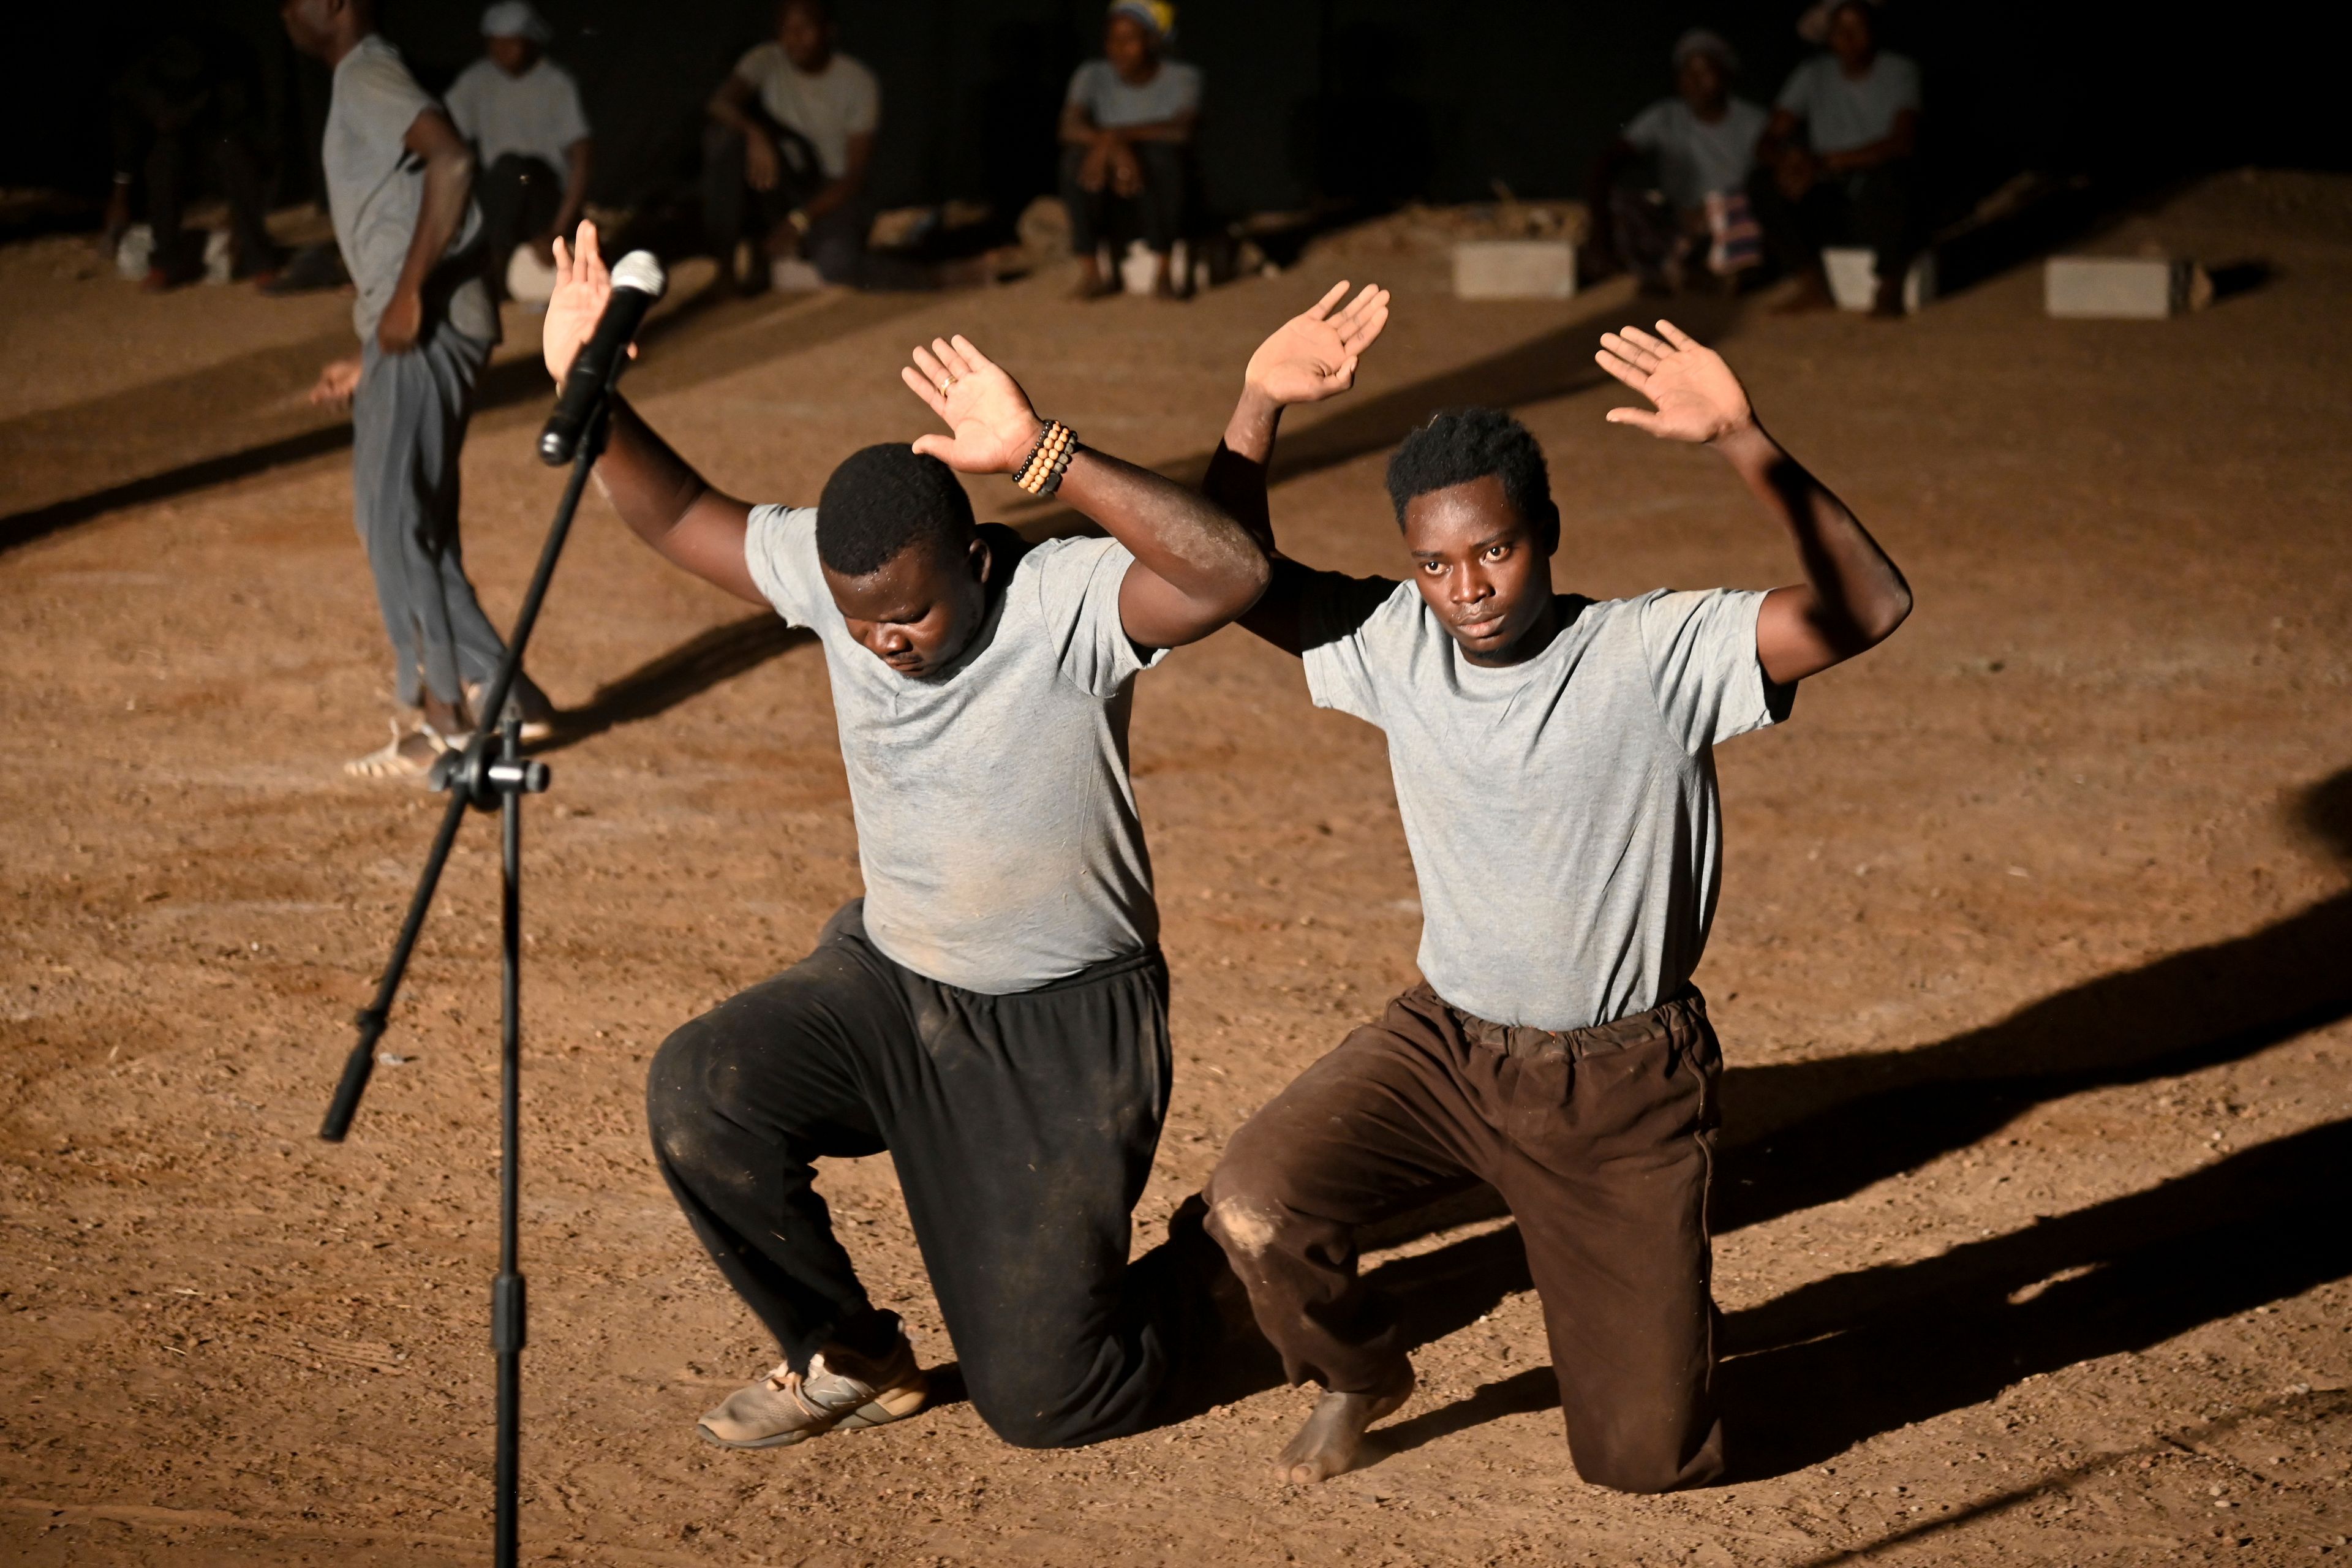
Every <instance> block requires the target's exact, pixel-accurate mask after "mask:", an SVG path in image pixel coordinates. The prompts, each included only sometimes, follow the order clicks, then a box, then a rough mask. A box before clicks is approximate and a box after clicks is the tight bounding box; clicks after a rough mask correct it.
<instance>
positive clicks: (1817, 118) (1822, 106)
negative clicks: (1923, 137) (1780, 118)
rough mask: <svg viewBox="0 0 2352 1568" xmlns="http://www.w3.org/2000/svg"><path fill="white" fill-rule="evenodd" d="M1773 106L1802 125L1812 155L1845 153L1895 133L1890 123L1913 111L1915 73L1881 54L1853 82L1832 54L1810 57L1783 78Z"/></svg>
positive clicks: (1915, 103) (1911, 66)
mask: <svg viewBox="0 0 2352 1568" xmlns="http://www.w3.org/2000/svg"><path fill="white" fill-rule="evenodd" d="M1774 102H1775V103H1776V105H1777V106H1778V107H1780V108H1781V109H1785V110H1788V111H1789V112H1790V113H1791V114H1793V115H1795V116H1796V117H1797V118H1798V119H1800V120H1801V121H1804V122H1805V137H1806V140H1807V141H1809V142H1811V143H1812V147H1813V151H1814V152H1816V153H1850V152H1852V151H1853V149H1854V148H1856V147H1867V146H1869V145H1870V144H1871V143H1872V142H1884V141H1885V140H1886V139H1887V138H1888V137H1889V136H1892V135H1894V134H1895V116H1897V115H1899V114H1901V113H1902V112H1903V111H1904V110H1915V111H1916V110H1917V109H1918V108H1919V68H1918V67H1917V66H1916V65H1915V64H1914V63H1912V62H1911V61H1910V60H1909V59H1907V58H1905V57H1904V56H1902V55H1896V54H1889V53H1888V52H1887V51H1885V49H1881V50H1880V51H1879V52H1878V54H1877V55H1876V56H1875V57H1874V58H1872V60H1871V62H1870V68H1869V69H1868V70H1866V71H1864V72H1863V73H1862V76H1861V78H1860V79H1855V78H1853V77H1849V76H1847V75H1846V74H1845V72H1844V71H1843V70H1841V69H1840V68H1838V63H1837V57H1836V56H1834V55H1815V56H1814V57H1813V58H1811V59H1809V60H1807V61H1806V62H1805V63H1804V64H1803V65H1801V66H1799V67H1798V68H1796V69H1795V70H1793V71H1790V73H1789V80H1788V82H1787V84H1786V85H1784V86H1783V87H1782V88H1781V89H1780V97H1779V98H1778V99H1776V100H1774Z"/></svg>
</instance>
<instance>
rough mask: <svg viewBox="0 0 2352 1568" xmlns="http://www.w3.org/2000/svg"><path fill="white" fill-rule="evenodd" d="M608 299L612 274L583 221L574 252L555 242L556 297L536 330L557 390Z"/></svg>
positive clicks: (591, 230)
mask: <svg viewBox="0 0 2352 1568" xmlns="http://www.w3.org/2000/svg"><path fill="white" fill-rule="evenodd" d="M612 297H613V274H612V270H611V269H610V268H607V267H606V266H605V265H604V256H603V255H602V254H601V253H600V252H599V251H598V250H597V248H596V226H595V225H594V224H593V223H590V222H588V221H587V220H586V219H585V218H583V219H582V220H581V223H580V230H579V233H578V235H577V236H575V237H574V239H573V244H572V248H571V249H566V248H565V247H564V244H563V241H562V237H558V238H557V239H556V241H555V292H554V293H552V294H551V295H549V296H548V299H547V315H546V318H545V320H544V321H542V322H541V326H540V329H539V348H540V353H541V355H542V356H543V357H544V358H545V359H546V361H547V374H550V375H551V376H553V377H554V378H555V384H556V385H558V386H561V385H562V384H563V376H564V373H565V372H567V371H569V370H570V369H571V368H572V361H573V360H575V359H577V358H579V357H580V351H581V349H582V348H583V346H585V345H586V343H587V342H588V340H589V338H590V337H591V336H593V334H594V332H595V331H596V323H597V322H598V321H602V320H603V319H604V302H605V301H606V300H610V299H611V298H612ZM636 356H637V345H636V344H635V343H631V344H630V345H629V357H630V358H631V359H635V358H636Z"/></svg>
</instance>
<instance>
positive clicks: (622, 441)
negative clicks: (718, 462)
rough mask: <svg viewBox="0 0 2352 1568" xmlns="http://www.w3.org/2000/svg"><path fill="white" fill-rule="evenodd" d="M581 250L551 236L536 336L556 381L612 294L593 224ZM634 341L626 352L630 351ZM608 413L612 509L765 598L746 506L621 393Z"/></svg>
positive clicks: (682, 559) (701, 572) (656, 544)
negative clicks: (750, 554)
mask: <svg viewBox="0 0 2352 1568" xmlns="http://www.w3.org/2000/svg"><path fill="white" fill-rule="evenodd" d="M577 243H578V247H579V248H578V250H577V252H576V253H575V252H574V251H572V250H569V249H567V248H565V247H564V244H563V241H562V239H561V238H559V239H557V240H556V242H555V292H554V294H553V295H552V296H551V298H550V299H549V300H548V302H547V321H546V324H545V325H544V326H543V327H542V328H541V344H542V346H543V350H544V353H545V355H546V359H547V369H548V374H551V375H552V376H554V377H555V381H556V384H557V385H559V386H560V385H562V383H563V374H564V372H566V371H568V370H570V369H571V368H572V359H573V357H574V356H576V355H577V354H578V353H580V347H581V345H582V344H583V343H585V342H587V341H588V339H589V336H590V335H591V334H592V333H593V332H594V331H595V330H596V322H597V320H598V318H599V317H601V316H603V315H604V302H605V300H609V299H610V298H612V294H613V278H612V274H611V273H610V272H609V271H607V270H606V268H605V267H604V258H603V257H602V256H601V255H599V254H598V253H597V248H596V226H595V225H594V224H593V223H583V224H582V225H581V226H580V230H579V236H578V241H577ZM636 352H637V351H636V348H635V345H634V344H633V345H631V347H630V349H629V353H632V354H635V353H636ZM612 405H613V420H612V425H611V427H610V430H609V432H608V434H607V438H606V441H605V446H604V457H603V458H600V459H598V461H597V464H596V482H597V483H598V484H599V485H600V486H602V487H603V489H604V494H605V496H606V497H607V498H608V499H609V500H611V501H612V503H613V510H615V511H617V512H619V513H620V514H621V521H624V522H625V523H627V524H628V525H629V531H630V532H632V533H634V534H635V535H636V536H637V537H638V538H639V539H642V540H644V541H645V542H646V543H647V544H650V545H651V546H653V548H654V549H655V550H656V552H659V553H660V554H661V556H662V557H663V558H664V559H665V560H667V561H669V562H671V563H674V564H676V565H678V566H682V567H684V568H685V569H686V570H688V572H691V573H693V574H695V575H696V576H698V577H699V578H701V579H702V580H703V581H704V582H706V583H711V584H717V585H718V586H719V587H721V588H724V589H726V590H727V591H728V592H729V593H730V594H732V595H735V596H736V597H737V598H739V599H748V600H750V601H751V603H752V604H755V605H764V604H766V603H767V602H768V599H767V595H764V594H762V593H761V592H760V589H759V585H758V584H755V583H754V582H752V580H751V567H750V566H748V565H746V564H745V563H744V560H743V539H744V535H745V533H746V532H747V531H749V530H750V527H751V507H750V506H749V505H748V504H747V503H745V502H743V501H740V500H736V499H735V498H734V497H733V496H730V495H726V494H723V493H721V492H720V491H718V490H715V489H711V488H710V486H709V483H708V482H707V481H706V480H704V479H703V477H702V476H701V475H700V474H698V473H697V472H695V471H694V469H693V468H692V467H691V466H690V465H689V464H688V462H687V461H686V459H685V458H681V457H679V456H678V455H677V453H676V452H675V451H672V450H671V449H670V447H669V444H668V443H667V442H666V441H664V440H663V439H662V438H661V437H659V436H656V434H654V431H653V427H652V426H649V425H647V424H646V422H645V421H644V420H642V419H640V418H638V417H637V414H636V410H635V409H633V408H631V407H630V406H629V405H627V404H626V403H625V402H623V401H622V400H621V398H620V397H619V396H618V395H615V396H614V398H613V400H612Z"/></svg>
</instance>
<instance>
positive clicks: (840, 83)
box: [702, 0, 931, 291]
mask: <svg viewBox="0 0 2352 1568" xmlns="http://www.w3.org/2000/svg"><path fill="white" fill-rule="evenodd" d="M834 36H835V27H834V20H833V10H832V7H831V6H830V5H827V4H826V0H783V4H782V5H780V6H778V7H777V8H776V36H775V37H773V38H772V39H771V40H769V41H768V42H766V43H762V44H755V45H753V46H752V47H751V49H750V50H749V51H748V52H747V53H746V54H745V55H744V56H743V58H741V59H740V60H739V61H737V62H736V64H735V71H734V74H733V75H731V76H730V77H729V78H728V79H727V80H726V81H725V83H723V84H722V85H721V86H720V87H719V90H718V91H717V92H716V93H713V94H712V95H711V99H710V107H709V113H710V120H711V125H710V131H709V136H708V137H707V138H706V139H705V141H704V142H703V161H702V221H703V226H704V228H705V229H706V231H707V232H708V234H709V241H710V247H711V251H712V253H713V254H715V255H716V256H717V257H718V258H719V279H720V281H721V283H722V284H724V285H727V286H729V287H732V288H735V289H745V290H748V291H757V290H758V289H761V288H764V287H766V284H767V279H768V277H769V269H770V268H772V266H773V265H774V264H775V263H776V262H779V261H784V260H789V259H792V258H801V259H803V260H806V261H808V262H809V263H810V264H811V265H813V266H814V268H816V270H817V273H818V275H819V276H820V277H822V278H823V279H824V280H825V281H826V282H828V283H847V284H852V285H855V286H856V287H859V288H866V289H920V288H927V287H929V284H930V282H931V279H930V278H929V275H928V274H926V273H925V272H923V270H922V269H921V268H919V267H916V266H914V265H913V264H911V263H908V262H900V261H897V260H894V259H892V258H887V257H878V256H876V255H874V254H873V253H872V252H871V251H869V250H868V249H867V248H866V235H867V233H868V232H869V231H870V230H871V229H872V227H873V226H874V205H873V202H872V199H871V198H870V197H869V196H868V195H867V194H866V170H867V168H868V166H869V165H870V164H871V163H872V162H873V159H874V133H875V131H876V129H877V127H878V126H879V125H880V124H881V122H882V89H881V86H880V84H879V83H877V81H876V80H875V79H874V73H873V72H872V71H870V70H868V69H866V68H865V67H864V66H863V65H860V64H859V63H858V62H857V61H856V60H854V59H852V58H849V57H848V56H847V55H845V54H843V53H842V52H841V51H840V50H838V49H836V48H835V47H834ZM747 224H748V225H749V226H750V230H751V239H752V242H753V247H754V248H755V250H756V251H757V252H758V254H757V256H756V257H755V258H754V260H755V265H754V267H753V276H752V277H751V279H739V278H738V277H737V276H736V273H735V248H736V246H737V244H738V243H739V242H740V241H741V239H742V238H743V236H744V232H745V227H746V226H747Z"/></svg>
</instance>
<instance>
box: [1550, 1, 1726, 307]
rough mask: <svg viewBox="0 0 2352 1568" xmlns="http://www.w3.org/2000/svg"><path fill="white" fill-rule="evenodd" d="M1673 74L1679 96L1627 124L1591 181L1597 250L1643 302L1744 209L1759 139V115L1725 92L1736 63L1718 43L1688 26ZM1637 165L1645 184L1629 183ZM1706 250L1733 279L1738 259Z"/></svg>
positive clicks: (1683, 272) (1670, 286)
mask: <svg viewBox="0 0 2352 1568" xmlns="http://www.w3.org/2000/svg"><path fill="white" fill-rule="evenodd" d="M1674 66H1675V95H1674V96H1673V97H1671V98H1662V99H1660V100H1657V101H1656V102H1655V103H1653V104H1651V105H1650V106H1649V107H1648V108H1647V109H1644V110H1642V112H1641V113H1639V114H1637V115H1635V116H1634V117H1633V119H1631V120H1629V121H1626V122H1625V128H1624V129H1623V130H1622V131H1620V132H1618V133H1617V137H1616V140H1615V141H1614V142H1612V143H1611V144H1610V146H1609V149H1608V151H1607V152H1605V153H1602V154H1601V163H1600V167H1599V169H1598V170H1597V171H1596V173H1595V174H1594V176H1593V184H1594V187H1595V188H1594V190H1593V194H1592V201H1591V212H1592V219H1593V242H1594V245H1593V247H1594V249H1595V250H1597V251H1598V252H1600V254H1601V256H1603V257H1607V256H1609V255H1611V254H1612V253H1613V254H1614V255H1615V257H1616V258H1618V259H1620V260H1622V262H1624V264H1625V265H1626V266H1628V267H1630V268H1633V271H1634V273H1635V274H1636V275H1637V276H1638V277H1639V278H1640V279H1641V282H1642V287H1643V291H1644V292H1648V293H1672V292H1674V290H1675V289H1676V288H1678V287H1679V286H1680V285H1681V284H1682V283H1683V282H1684V281H1685V279H1686V278H1687V277H1688V275H1689V272H1690V270H1691V269H1692V266H1693V264H1694V263H1695V262H1696V261H1697V260H1698V258H1699V253H1701V252H1705V251H1707V250H1708V249H1709V248H1710V247H1709V245H1708V241H1709V240H1710V238H1711V237H1713V234H1714V231H1715V229H1716V228H1717V226H1718V225H1721V224H1723V223H1724V222H1725V219H1726V217H1727V208H1728V206H1729V205H1730V204H1732V203H1735V202H1736V203H1738V204H1741V205H1743V206H1744V204H1745V203H1746V201H1747V196H1746V195H1745V192H1746V188H1747V184H1748V175H1749V174H1751V173H1752V172H1753V171H1754V170H1755V167H1756V143H1757V140H1758V138H1759V137H1761V136H1762V135H1763V134H1764V124H1765V114H1764V110H1763V109H1762V108H1761V107H1760V106H1759V105H1757V104H1754V103H1750V102H1749V101H1748V100H1746V99H1744V98H1738V97H1736V96H1734V95H1733V93H1732V91H1731V80H1732V78H1733V77H1734V76H1736V75H1738V70H1739V61H1738V57H1737V56H1736V55H1734V54H1733V53H1732V50H1731V46H1730V45H1729V44H1727V43H1726V42H1725V41H1724V40H1723V38H1722V37H1721V36H1720V35H1718V34H1716V33H1712V32H1709V31H1708V30H1707V29H1706V28H1705V27H1693V28H1692V29H1691V30H1690V31H1689V32H1686V33H1685V34H1684V35H1683V36H1682V37H1681V38H1680V39H1678V40H1677V41H1676V42H1675V52H1674ZM1643 160H1646V161H1647V163H1648V164H1649V168H1648V169H1647V171H1646V177H1645V178H1641V179H1638V180H1633V181H1629V180H1628V179H1627V178H1626V176H1627V174H1629V172H1631V171H1632V170H1633V168H1634V167H1635V166H1636V164H1637V162H1639V161H1643ZM1712 248H1713V250H1714V252H1715V253H1716V254H1715V255H1714V256H1712V257H1711V258H1709V259H1710V260H1711V261H1719V262H1723V263H1725V264H1726V265H1724V266H1723V267H1721V268H1720V270H1722V271H1724V272H1727V273H1728V272H1730V271H1733V270H1736V268H1735V267H1734V266H1733V265H1731V263H1734V262H1736V261H1737V260H1738V259H1739V258H1738V257H1736V256H1734V255H1732V254H1731V253H1728V252H1727V251H1726V250H1725V247H1721V246H1716V247H1712ZM1751 254H1752V252H1751Z"/></svg>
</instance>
